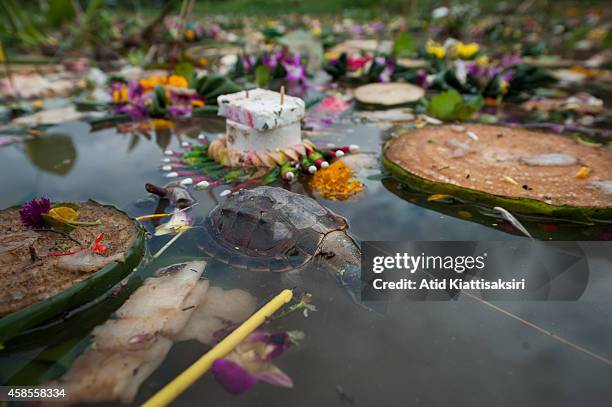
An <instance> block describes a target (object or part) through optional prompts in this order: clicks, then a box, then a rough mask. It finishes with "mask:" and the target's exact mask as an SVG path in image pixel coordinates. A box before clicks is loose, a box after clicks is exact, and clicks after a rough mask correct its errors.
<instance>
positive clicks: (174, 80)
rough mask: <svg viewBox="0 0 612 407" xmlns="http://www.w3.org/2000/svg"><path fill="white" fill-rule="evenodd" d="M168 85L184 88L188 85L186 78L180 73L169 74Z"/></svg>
mask: <svg viewBox="0 0 612 407" xmlns="http://www.w3.org/2000/svg"><path fill="white" fill-rule="evenodd" d="M168 85H170V86H174V87H176V88H186V87H187V86H189V83H188V82H187V79H185V77H184V76H181V75H170V77H169V78H168Z"/></svg>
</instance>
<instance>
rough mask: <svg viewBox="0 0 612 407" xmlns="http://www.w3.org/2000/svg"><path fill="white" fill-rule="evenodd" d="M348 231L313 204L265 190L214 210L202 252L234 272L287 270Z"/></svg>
mask: <svg viewBox="0 0 612 407" xmlns="http://www.w3.org/2000/svg"><path fill="white" fill-rule="evenodd" d="M347 228H348V225H347V223H346V220H345V219H344V218H342V217H340V216H338V215H336V214H334V213H333V212H331V211H330V210H328V209H326V208H324V207H323V206H321V205H319V204H318V203H317V202H316V201H315V200H314V199H311V198H308V197H305V196H303V195H299V194H295V193H293V192H289V191H287V190H285V189H282V188H273V187H267V186H261V187H257V188H254V189H251V190H244V189H243V190H240V191H239V192H236V193H233V194H231V195H229V196H228V198H227V199H226V200H225V202H223V203H221V204H219V205H218V206H217V207H216V208H214V209H213V210H212V211H211V213H210V215H209V216H208V217H207V218H206V220H205V222H204V233H203V245H202V249H203V250H204V251H205V252H206V253H207V254H208V255H210V256H211V257H214V258H216V259H217V260H219V261H221V262H223V263H227V264H230V265H231V266H234V267H236V268H240V269H245V270H250V271H275V272H276V271H288V270H291V269H294V268H298V267H300V266H302V265H304V264H305V263H307V262H308V261H309V260H310V259H311V258H312V257H313V256H314V255H315V254H317V252H318V250H319V246H320V244H321V241H322V240H323V238H324V237H325V235H326V234H327V233H329V232H332V231H335V230H346V229H347Z"/></svg>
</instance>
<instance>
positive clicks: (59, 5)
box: [45, 0, 76, 27]
mask: <svg viewBox="0 0 612 407" xmlns="http://www.w3.org/2000/svg"><path fill="white" fill-rule="evenodd" d="M75 16H76V12H75V10H74V7H73V5H72V1H70V0H49V2H48V8H47V13H46V15H45V19H46V21H47V24H49V25H50V26H53V27H59V26H60V25H62V24H63V23H64V22H66V21H70V20H72V19H73V18H74V17H75Z"/></svg>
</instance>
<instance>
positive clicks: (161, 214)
mask: <svg viewBox="0 0 612 407" xmlns="http://www.w3.org/2000/svg"><path fill="white" fill-rule="evenodd" d="M170 215H174V214H173V213H155V214H153V215H143V216H139V217H137V218H136V220H137V221H143V220H149V219H155V218H163V217H165V216H170Z"/></svg>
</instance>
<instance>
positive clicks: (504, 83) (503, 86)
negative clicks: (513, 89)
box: [499, 79, 510, 95]
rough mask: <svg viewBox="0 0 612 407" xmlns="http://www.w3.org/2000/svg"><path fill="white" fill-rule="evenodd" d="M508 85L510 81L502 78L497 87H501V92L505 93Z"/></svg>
mask: <svg viewBox="0 0 612 407" xmlns="http://www.w3.org/2000/svg"><path fill="white" fill-rule="evenodd" d="M509 87H510V82H508V81H507V80H504V79H502V80H501V81H499V88H500V89H501V92H502V94H504V95H505V94H506V93H507V92H508V88H509Z"/></svg>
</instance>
